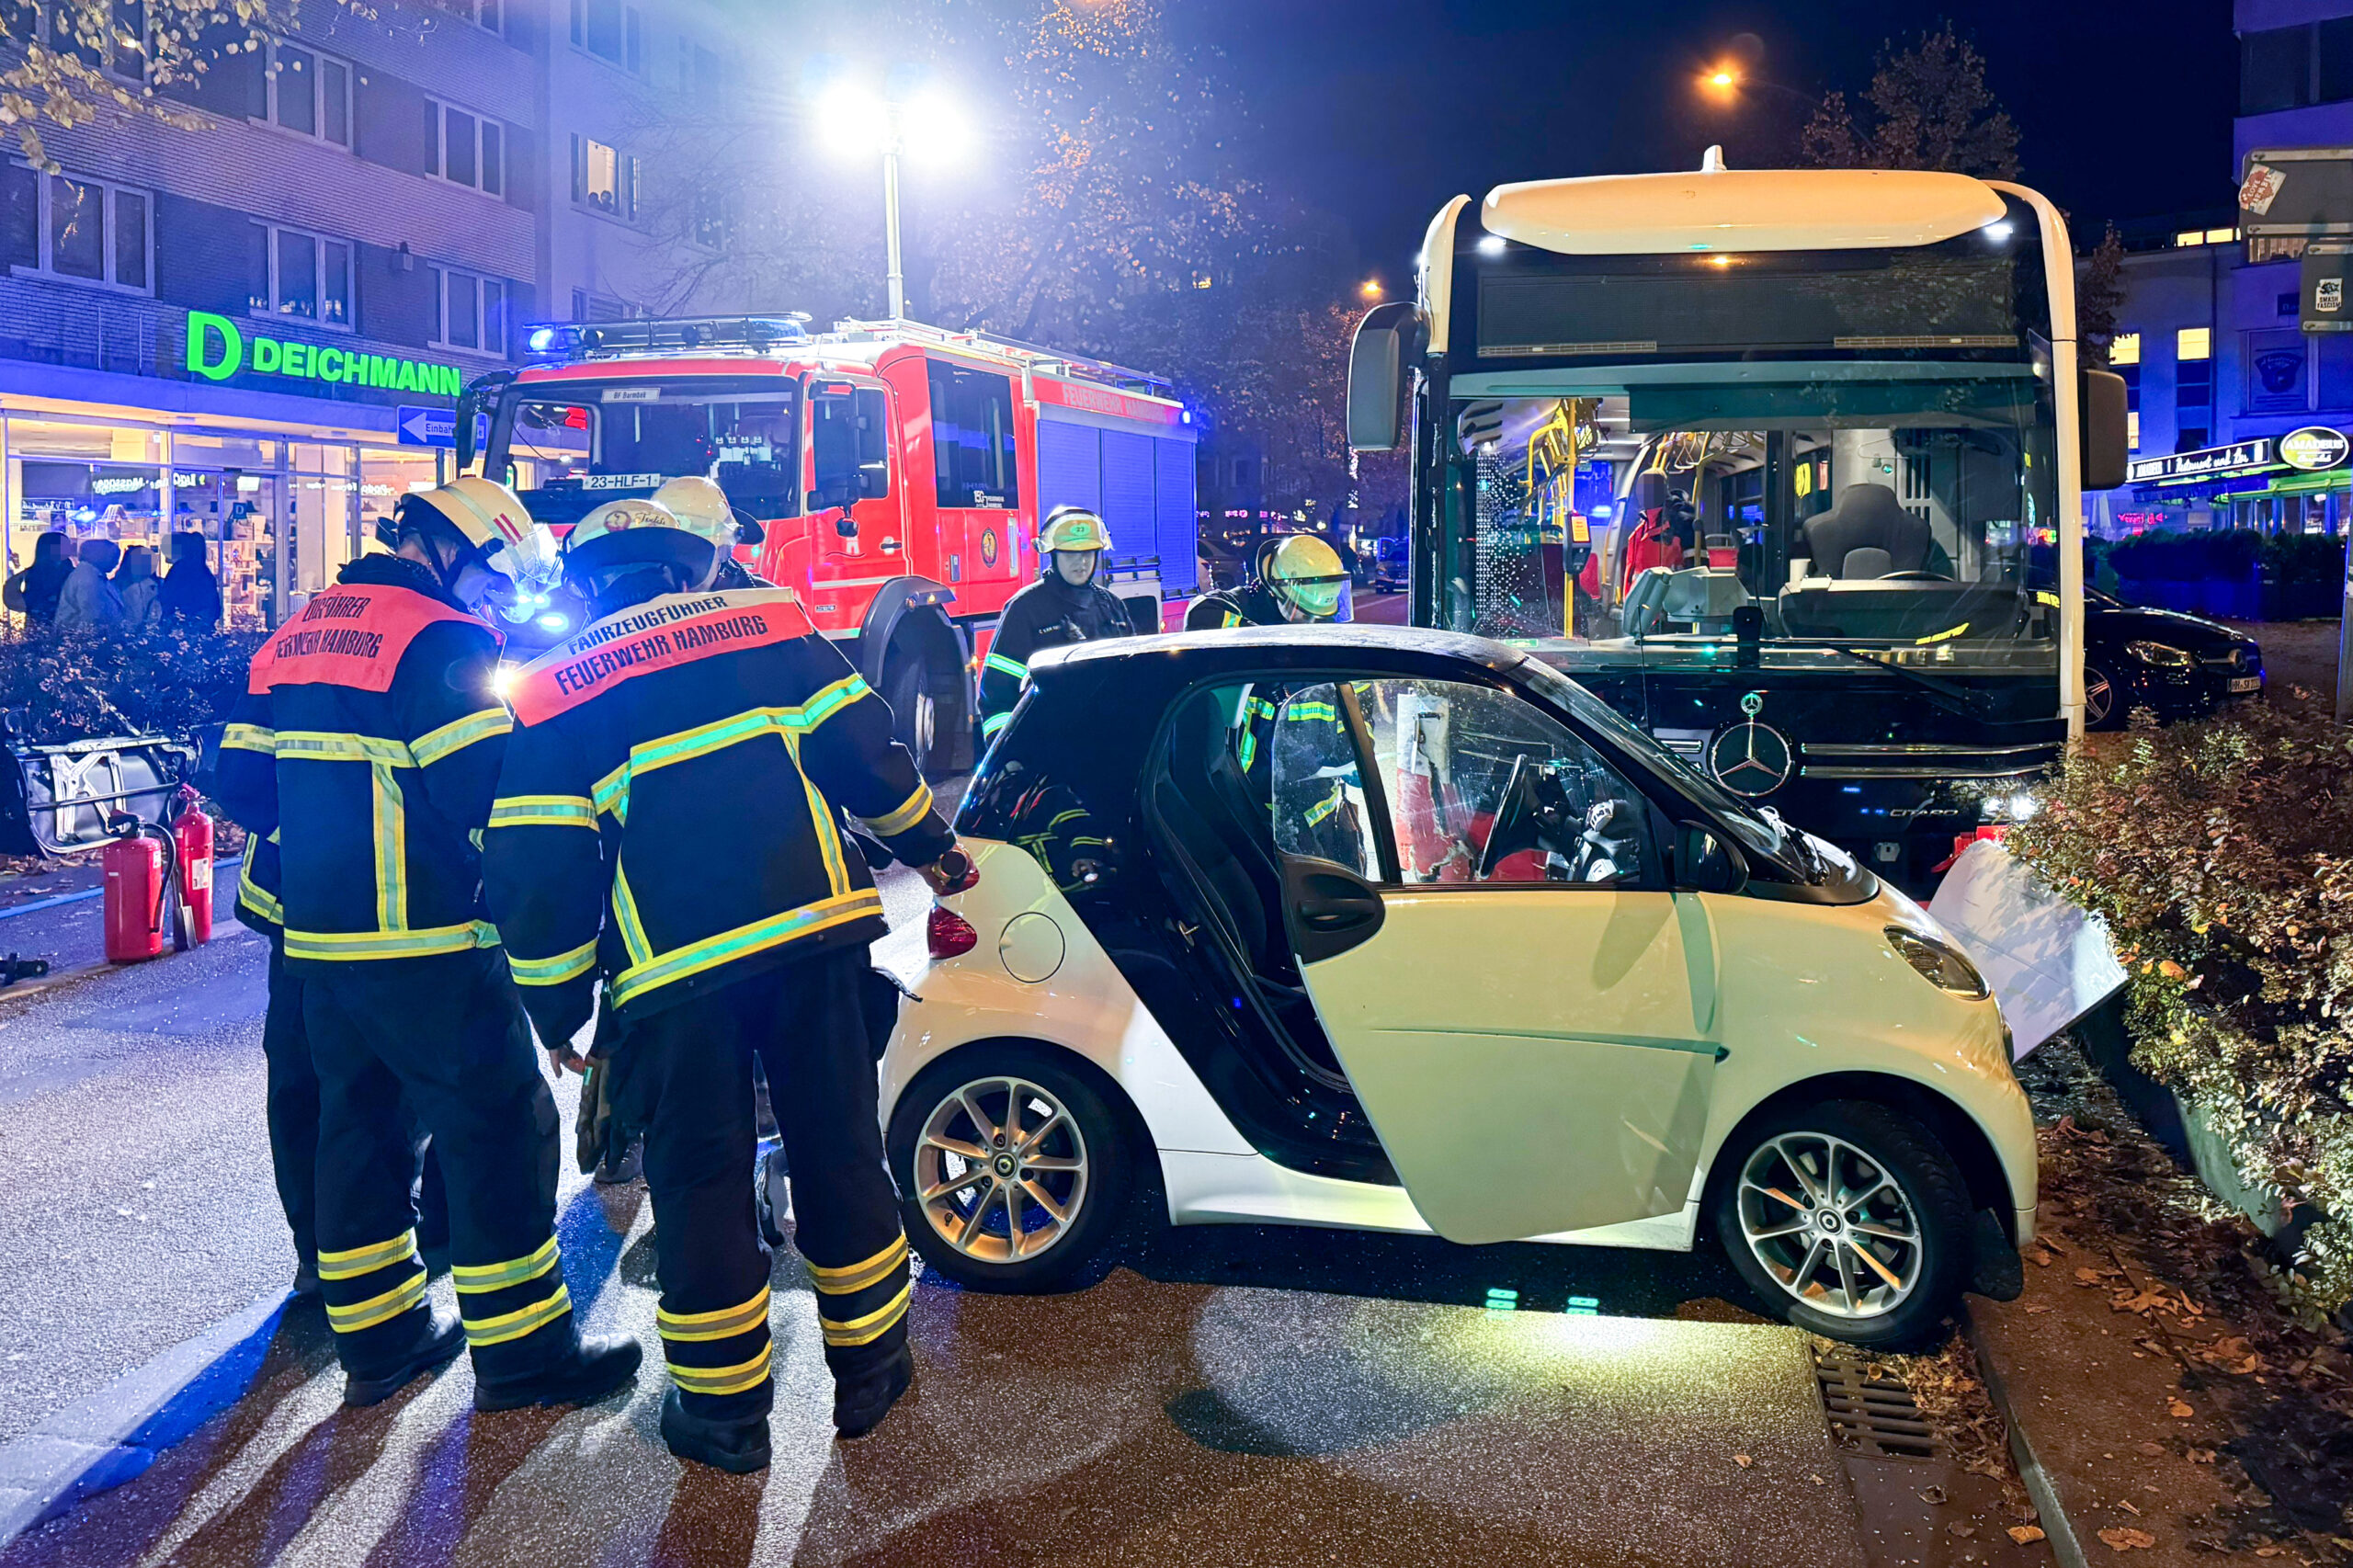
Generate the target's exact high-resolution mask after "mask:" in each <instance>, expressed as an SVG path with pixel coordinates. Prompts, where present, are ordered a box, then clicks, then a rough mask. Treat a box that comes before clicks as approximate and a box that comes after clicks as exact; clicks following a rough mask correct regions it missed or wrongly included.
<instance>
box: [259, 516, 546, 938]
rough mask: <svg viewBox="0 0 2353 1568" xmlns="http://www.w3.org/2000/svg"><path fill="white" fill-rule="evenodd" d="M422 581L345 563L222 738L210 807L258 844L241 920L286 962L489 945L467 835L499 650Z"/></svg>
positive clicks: (498, 727)
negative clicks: (275, 932)
mask: <svg viewBox="0 0 2353 1568" xmlns="http://www.w3.org/2000/svg"><path fill="white" fill-rule="evenodd" d="M430 583H431V579H430V578H429V577H428V576H426V574H425V573H424V572H423V570H422V569H421V568H418V567H415V566H414V565H412V564H411V563H409V562H404V561H400V560H398V559H396V558H394V557H391V556H383V555H373V556H363V557H362V558H361V559H359V560H358V561H356V562H352V563H351V565H350V566H349V567H347V568H346V569H345V572H344V574H343V578H342V581H341V582H340V583H339V584H338V585H336V587H335V588H334V589H331V590H329V591H328V592H326V593H324V594H321V595H320V596H319V597H316V598H314V599H313V600H312V601H311V604H310V606H309V607H308V608H305V609H304V610H303V612H302V613H301V615H299V616H297V617H295V618H294V619H291V620H290V621H288V622H287V623H286V624H285V625H284V626H282V627H280V628H279V629H278V631H277V632H275V633H273V634H272V636H271V638H270V641H269V642H267V643H265V644H263V646H262V649H261V651H260V652H259V653H256V655H255V659H254V666H253V672H252V675H251V676H250V678H249V681H248V689H247V691H246V693H245V695H244V698H243V699H240V700H239V702H238V704H237V706H236V709H235V710H234V711H233V714H232V715H231V720H230V723H229V725H228V728H227V730H226V732H225V733H223V734H222V743H221V765H220V781H219V793H220V798H221V803H222V806H223V807H225V808H226V809H227V811H228V812H229V814H230V816H231V817H232V818H233V819H234V820H235V821H236V822H238V823H239V824H242V825H243V826H244V828H245V829H246V831H247V832H248V833H250V834H252V835H255V843H256V847H255V849H254V850H252V851H250V852H249V857H248V859H247V862H246V864H247V867H248V873H249V874H248V875H247V876H246V877H245V878H244V879H242V880H241V885H240V888H239V892H238V903H239V906H240V907H241V908H242V909H247V910H251V911H253V912H254V913H255V914H256V915H259V916H261V917H263V918H266V919H269V920H271V921H272V922H273V923H276V924H278V925H280V926H282V927H283V929H284V933H285V943H286V956H287V958H288V960H290V961H294V962H315V963H346V962H354V961H360V960H389V959H402V958H424V957H431V956H433V955H436V954H440V953H450V952H458V951H461V950H464V949H470V948H477V947H490V946H495V945H496V943H497V941H498V934H497V932H496V931H495V930H494V929H493V928H492V927H491V926H490V925H489V924H488V923H487V921H486V920H485V919H484V918H483V903H482V872H481V861H480V858H479V856H478V854H477V852H476V850H475V848H474V845H473V842H472V837H471V835H472V833H473V832H474V831H475V830H477V829H479V828H480V827H481V825H482V824H483V821H484V820H485V819H486V818H487V817H488V816H489V813H490V797H491V792H492V790H493V788H494V785H495V783H496V780H497V777H498V767H499V763H500V761H501V759H502V757H503V756H504V753H505V748H506V733H507V731H508V730H509V729H511V728H512V727H513V721H512V720H511V719H510V718H509V717H508V714H507V711H506V705H505V704H504V703H502V702H501V701H500V700H499V699H498V697H497V695H496V693H495V691H494V687H493V684H492V677H493V675H494V671H495V669H496V666H497V655H498V640H497V638H496V637H495V636H494V635H493V633H492V632H491V631H490V629H489V628H488V627H486V626H484V625H483V623H482V622H480V621H478V620H476V619H473V618H472V617H471V616H469V615H467V614H465V613H464V612H463V611H461V610H460V609H458V608H456V607H455V606H453V605H450V604H449V603H448V602H447V601H446V600H443V599H441V598H439V597H438V596H436V595H434V594H431V593H429V592H426V591H424V589H425V588H426V587H428V586H429V585H430ZM272 838H274V839H275V840H276V843H277V846H278V851H277V861H278V864H277V866H276V868H275V870H276V875H275V878H274V881H275V883H276V885H275V886H272V885H270V882H271V880H272V879H271V878H270V868H269V867H268V864H267V859H266V858H265V857H264V856H263V855H262V853H261V850H260V845H261V844H262V842H264V841H267V840H269V839H272ZM273 896H274V899H275V904H276V907H275V909H274V910H273V909H272V907H271V901H272V898H273Z"/></svg>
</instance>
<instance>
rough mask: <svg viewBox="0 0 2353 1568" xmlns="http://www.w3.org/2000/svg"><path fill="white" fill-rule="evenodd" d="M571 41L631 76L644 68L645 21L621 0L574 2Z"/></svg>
mask: <svg viewBox="0 0 2353 1568" xmlns="http://www.w3.org/2000/svg"><path fill="white" fill-rule="evenodd" d="M572 42H573V47H574V48H575V49H585V50H586V51H588V52H589V53H591V54H593V55H595V56H596V57H597V59H599V60H603V61H606V62H609V63H611V64H614V65H618V66H620V68H621V69H622V70H624V71H626V72H628V73H629V74H631V75H632V76H634V75H638V74H641V73H642V71H643V70H644V67H645V20H644V18H643V17H641V16H640V15H639V14H638V9H637V7H636V6H624V5H622V4H621V3H620V0H572Z"/></svg>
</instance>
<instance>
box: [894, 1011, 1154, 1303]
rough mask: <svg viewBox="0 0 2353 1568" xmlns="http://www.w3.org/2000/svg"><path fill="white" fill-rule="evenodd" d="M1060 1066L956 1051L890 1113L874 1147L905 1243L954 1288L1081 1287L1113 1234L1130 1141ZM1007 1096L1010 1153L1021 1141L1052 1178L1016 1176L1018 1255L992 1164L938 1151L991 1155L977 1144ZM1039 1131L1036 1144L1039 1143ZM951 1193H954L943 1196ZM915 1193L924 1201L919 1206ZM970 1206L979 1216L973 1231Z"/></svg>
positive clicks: (1001, 1119)
mask: <svg viewBox="0 0 2353 1568" xmlns="http://www.w3.org/2000/svg"><path fill="white" fill-rule="evenodd" d="M1059 1055H1060V1053H1059V1052H1057V1051H1054V1050H1053V1049H1051V1047H1027V1046H1019V1045H1006V1046H983V1047H980V1048H977V1049H973V1048H968V1049H966V1050H963V1051H957V1052H956V1053H954V1054H953V1055H951V1056H949V1057H946V1058H943V1059H942V1060H940V1061H938V1062H934V1063H933V1064H932V1065H931V1066H929V1067H928V1068H926V1069H925V1070H924V1071H923V1072H922V1073H920V1074H916V1076H915V1082H914V1083H912V1084H910V1085H907V1087H906V1089H905V1090H904V1092H903V1093H901V1095H900V1096H899V1102H898V1106H897V1108H895V1109H894V1110H893V1111H892V1115H891V1126H890V1131H889V1133H888V1135H887V1137H886V1139H885V1147H886V1150H887V1153H888V1154H889V1157H890V1162H891V1175H892V1178H893V1179H894V1180H895V1181H896V1182H897V1183H898V1186H899V1204H900V1210H901V1216H902V1221H903V1222H904V1224H905V1226H906V1232H907V1240H908V1241H909V1242H910V1243H911V1244H913V1245H914V1247H915V1250H916V1251H917V1252H918V1253H921V1254H922V1255H923V1258H924V1261H925V1262H926V1263H927V1264H929V1265H930V1266H931V1267H933V1268H936V1269H938V1271H939V1272H940V1273H941V1274H943V1275H945V1276H947V1277H948V1278H949V1279H952V1280H954V1281H955V1282H956V1283H957V1284H959V1285H963V1286H966V1287H969V1288H971V1289H974V1290H993V1291H1000V1292H1004V1293H1006V1294H1012V1295H1029V1294H1037V1293H1040V1292H1044V1291H1051V1290H1061V1289H1064V1288H1066V1287H1069V1286H1071V1285H1074V1284H1086V1283H1091V1282H1092V1280H1091V1278H1087V1271H1088V1269H1089V1268H1090V1267H1092V1266H1094V1265H1096V1264H1097V1262H1098V1261H1099V1260H1100V1258H1101V1256H1102V1255H1103V1253H1104V1252H1105V1250H1106V1249H1107V1248H1108V1245H1109V1244H1110V1243H1111V1241H1112V1239H1113V1237H1114V1236H1115V1235H1116V1234H1117V1233H1118V1232H1119V1228H1120V1218H1121V1216H1122V1214H1123V1213H1124V1211H1125V1210H1126V1208H1127V1204H1128V1195H1129V1190H1130V1176H1131V1164H1132V1162H1133V1160H1134V1158H1135V1150H1134V1148H1133V1141H1132V1140H1131V1137H1130V1136H1129V1133H1128V1128H1127V1123H1126V1122H1125V1120H1124V1119H1122V1118H1121V1117H1120V1114H1119V1113H1118V1112H1117V1111H1116V1110H1114V1109H1113V1108H1112V1107H1111V1106H1110V1105H1109V1104H1108V1102H1107V1101H1106V1099H1105V1097H1104V1096H1103V1094H1102V1092H1101V1091H1100V1090H1098V1089H1097V1087H1096V1086H1095V1085H1093V1084H1091V1083H1090V1082H1089V1081H1088V1079H1087V1077H1086V1074H1083V1073H1082V1072H1079V1071H1077V1070H1075V1069H1074V1068H1073V1067H1072V1066H1071V1065H1069V1064H1067V1063H1066V1062H1063V1061H1060V1060H1057V1058H1058V1056H1059ZM1016 1086H1017V1087H1018V1088H1019V1090H1020V1091H1021V1106H1022V1109H1021V1111H1020V1112H1019V1113H1018V1116H1017V1122H1016V1125H1017V1129H1018V1131H1019V1134H1020V1136H1018V1137H1017V1138H1015V1139H1014V1140H1013V1142H1012V1143H1011V1145H1010V1148H1011V1149H1012V1150H1014V1151H1017V1150H1018V1149H1019V1148H1020V1147H1021V1146H1022V1144H1023V1142H1025V1141H1030V1142H1034V1151H1033V1153H1032V1155H1031V1157H1032V1158H1033V1159H1042V1160H1045V1161H1051V1162H1052V1167H1051V1168H1048V1167H1047V1166H1045V1165H1028V1164H1024V1165H1020V1166H1018V1167H1017V1168H1016V1171H1015V1177H1016V1180H1017V1181H1025V1180H1026V1181H1027V1182H1029V1183H1031V1184H1034V1185H1032V1186H1030V1187H1029V1189H1028V1190H1027V1191H1026V1192H1022V1195H1021V1197H1020V1199H1019V1201H1020V1213H1021V1221H1022V1226H1023V1236H1024V1240H1023V1242H1022V1244H1021V1245H1020V1246H1019V1247H1017V1248H1016V1247H1012V1246H1010V1245H1008V1244H1007V1236H1006V1213H1007V1210H1006V1204H1005V1193H1006V1190H1007V1188H1006V1184H1005V1183H1004V1182H1003V1181H1002V1180H1000V1179H999V1172H1000V1171H1001V1168H1002V1167H1001V1165H999V1164H998V1162H999V1160H1000V1159H1001V1158H1002V1156H1001V1155H998V1154H993V1155H992V1157H991V1159H990V1160H989V1161H986V1162H983V1161H976V1160H973V1159H972V1158H970V1157H969V1156H967V1155H963V1154H957V1153H951V1152H950V1150H949V1149H948V1148H947V1147H944V1146H943V1145H944V1144H946V1143H952V1144H957V1145H961V1146H963V1147H966V1148H970V1149H973V1150H980V1149H983V1148H995V1147H998V1146H996V1145H993V1144H991V1143H989V1142H987V1141H988V1138H989V1134H990V1133H992V1132H995V1131H1001V1130H1002V1129H1003V1127H1004V1125H1005V1119H1006V1118H1005V1106H1006V1098H1007V1095H1008V1092H1009V1090H1011V1089H1012V1088H1014V1087H1016ZM1041 1120H1042V1121H1044V1122H1045V1123H1046V1130H1047V1135H1046V1137H1045V1138H1044V1139H1043V1141H1042V1142H1038V1141H1035V1139H1034V1134H1035V1131H1036V1130H1037V1128H1038V1126H1039V1124H1040V1121H1041ZM984 1123H985V1125H983V1124H984ZM1073 1162H1075V1165H1073ZM992 1165H997V1166H998V1168H997V1169H995V1170H993V1169H991V1168H990V1167H991V1166H992ZM975 1172H977V1173H979V1174H978V1177H977V1179H975V1177H974V1173H975ZM950 1182H952V1183H955V1184H956V1189H955V1190H949V1189H947V1188H946V1187H945V1184H947V1183H950ZM1015 1190H1017V1191H1019V1190H1020V1189H1019V1188H1016V1189H1015ZM926 1191H930V1192H932V1193H934V1194H935V1196H934V1197H932V1198H930V1199H926V1197H925V1196H924V1195H925V1193H926ZM976 1192H977V1193H978V1194H980V1196H978V1197H974V1196H973V1194H974V1193H976ZM1040 1196H1042V1197H1043V1198H1047V1199H1053V1200H1055V1201H1056V1202H1057V1203H1059V1204H1061V1205H1063V1209H1062V1211H1061V1212H1060V1213H1059V1214H1058V1213H1056V1212H1055V1211H1053V1210H1050V1209H1049V1208H1048V1207H1047V1206H1046V1205H1045V1204H1044V1203H1043V1202H1041V1201H1040V1200H1039V1197H1040ZM975 1204H977V1205H980V1206H981V1211H980V1214H979V1218H978V1221H977V1224H975V1223H974V1221H973V1216H972V1206H973V1205H975ZM966 1226H972V1229H971V1230H969V1231H967V1230H965V1229H964V1227H966ZM951 1232H956V1233H955V1234H951Z"/></svg>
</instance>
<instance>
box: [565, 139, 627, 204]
mask: <svg viewBox="0 0 2353 1568" xmlns="http://www.w3.org/2000/svg"><path fill="white" fill-rule="evenodd" d="M637 197H638V162H637V160H636V159H635V158H632V157H631V156H630V155H629V154H628V153H623V152H621V151H620V150H619V149H618V148H614V147H608V146H607V145H606V144H605V143H604V142H598V141H596V140H595V139H593V138H591V137H586V136H582V135H579V134H577V133H575V134H574V136H573V138H572V199H573V200H574V201H575V202H577V203H578V204H579V205H581V206H583V207H586V208H589V209H591V210H595V211H598V212H605V213H609V214H611V215H612V216H613V217H616V218H623V219H627V220H629V221H630V222H636V220H637Z"/></svg>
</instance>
